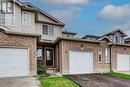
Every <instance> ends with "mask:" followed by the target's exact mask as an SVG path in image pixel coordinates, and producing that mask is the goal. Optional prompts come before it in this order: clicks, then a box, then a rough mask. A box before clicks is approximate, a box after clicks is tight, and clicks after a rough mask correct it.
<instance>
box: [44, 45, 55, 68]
mask: <svg viewBox="0 0 130 87" xmlns="http://www.w3.org/2000/svg"><path fill="white" fill-rule="evenodd" d="M46 49H52V51H53V65H52V66H47V65H46V62H45V66H46V67H54V65H55V64H54V48H52V47H45V48H44V57H45V61H46V59H47V58H46Z"/></svg>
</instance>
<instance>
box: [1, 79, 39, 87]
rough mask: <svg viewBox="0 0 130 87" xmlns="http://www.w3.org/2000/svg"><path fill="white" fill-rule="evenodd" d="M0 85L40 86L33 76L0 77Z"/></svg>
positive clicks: (16, 86)
mask: <svg viewBox="0 0 130 87" xmlns="http://www.w3.org/2000/svg"><path fill="white" fill-rule="evenodd" d="M0 87H40V82H39V81H38V80H37V78H35V77H16V78H12V77H11V78H0Z"/></svg>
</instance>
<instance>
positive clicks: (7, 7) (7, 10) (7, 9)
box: [0, 1, 14, 14]
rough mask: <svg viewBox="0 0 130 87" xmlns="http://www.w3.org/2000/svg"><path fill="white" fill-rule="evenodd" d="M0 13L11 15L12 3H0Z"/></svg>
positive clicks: (12, 10)
mask: <svg viewBox="0 0 130 87" xmlns="http://www.w3.org/2000/svg"><path fill="white" fill-rule="evenodd" d="M0 11H1V13H3V14H13V12H14V3H13V2H9V1H1V2H0Z"/></svg>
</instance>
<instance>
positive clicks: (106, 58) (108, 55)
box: [105, 47, 110, 64]
mask: <svg viewBox="0 0 130 87" xmlns="http://www.w3.org/2000/svg"><path fill="white" fill-rule="evenodd" d="M108 49H109V52H108ZM108 58H109V61H107V60H108ZM105 63H106V64H109V63H110V48H109V47H108V48H105Z"/></svg>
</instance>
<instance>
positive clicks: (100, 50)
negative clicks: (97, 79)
mask: <svg viewBox="0 0 130 87" xmlns="http://www.w3.org/2000/svg"><path fill="white" fill-rule="evenodd" d="M98 62H99V63H102V48H98Z"/></svg>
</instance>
